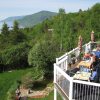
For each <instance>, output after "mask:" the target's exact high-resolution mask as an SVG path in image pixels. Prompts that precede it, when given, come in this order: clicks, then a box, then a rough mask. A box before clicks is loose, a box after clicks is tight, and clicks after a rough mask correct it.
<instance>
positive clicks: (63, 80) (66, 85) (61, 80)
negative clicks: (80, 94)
mask: <svg viewBox="0 0 100 100" xmlns="http://www.w3.org/2000/svg"><path fill="white" fill-rule="evenodd" d="M54 71H55V73H54V83H56V84H57V85H58V86H59V88H60V89H61V90H62V91H63V93H64V94H65V95H66V97H67V98H68V99H69V100H72V78H71V77H69V76H68V75H67V74H66V73H65V72H64V71H63V70H62V69H61V68H59V67H58V66H57V65H56V64H54Z"/></svg>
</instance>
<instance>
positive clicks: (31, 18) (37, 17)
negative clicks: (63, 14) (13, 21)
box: [18, 11, 56, 27]
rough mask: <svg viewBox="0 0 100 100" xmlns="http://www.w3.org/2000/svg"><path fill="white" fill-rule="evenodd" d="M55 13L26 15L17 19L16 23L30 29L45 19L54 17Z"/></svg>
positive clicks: (41, 12) (43, 12) (46, 12)
mask: <svg viewBox="0 0 100 100" xmlns="http://www.w3.org/2000/svg"><path fill="white" fill-rule="evenodd" d="M55 15H56V13H54V12H50V11H40V12H38V13H35V14H32V15H27V16H25V17H24V18H22V19H19V20H18V22H19V23H20V25H21V26H23V27H32V26H34V25H36V24H38V23H41V22H43V21H44V20H45V19H47V18H50V17H52V16H55Z"/></svg>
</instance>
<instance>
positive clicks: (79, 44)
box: [78, 35, 83, 52]
mask: <svg viewBox="0 0 100 100" xmlns="http://www.w3.org/2000/svg"><path fill="white" fill-rule="evenodd" d="M82 40H83V39H82V36H81V35H80V36H79V41H78V47H79V50H80V52H81V51H82Z"/></svg>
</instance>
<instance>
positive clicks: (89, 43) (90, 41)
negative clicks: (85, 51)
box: [89, 41, 92, 51]
mask: <svg viewBox="0 0 100 100" xmlns="http://www.w3.org/2000/svg"><path fill="white" fill-rule="evenodd" d="M91 43H92V42H91V41H90V42H89V49H90V51H91Z"/></svg>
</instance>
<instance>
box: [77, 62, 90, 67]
mask: <svg viewBox="0 0 100 100" xmlns="http://www.w3.org/2000/svg"><path fill="white" fill-rule="evenodd" d="M80 66H85V67H87V68H90V67H91V62H90V61H81V62H80V63H79V64H78V65H77V67H78V68H79V67H80Z"/></svg>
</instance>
